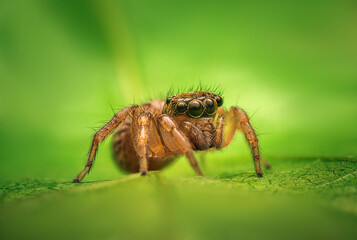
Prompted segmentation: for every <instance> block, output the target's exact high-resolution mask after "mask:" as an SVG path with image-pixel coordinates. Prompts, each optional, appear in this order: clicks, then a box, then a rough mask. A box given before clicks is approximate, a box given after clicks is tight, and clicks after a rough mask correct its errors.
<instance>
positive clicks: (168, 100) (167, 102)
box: [166, 97, 172, 105]
mask: <svg viewBox="0 0 357 240" xmlns="http://www.w3.org/2000/svg"><path fill="white" fill-rule="evenodd" d="M171 99H172V97H168V98H167V99H166V104H167V105H169V103H170V102H171Z"/></svg>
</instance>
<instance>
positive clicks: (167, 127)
mask: <svg viewBox="0 0 357 240" xmlns="http://www.w3.org/2000/svg"><path fill="white" fill-rule="evenodd" d="M158 122H159V129H160V133H161V137H162V138H163V140H164V144H165V147H167V148H168V149H169V150H170V151H171V152H173V153H174V154H177V155H179V154H182V153H183V154H185V156H186V157H187V159H188V160H189V161H190V164H191V166H192V167H193V169H194V170H195V172H196V174H197V175H198V176H203V174H202V172H201V169H200V168H199V166H198V164H197V160H196V158H195V156H194V155H193V151H192V147H191V143H190V141H189V140H188V138H187V137H186V136H185V135H184V134H183V133H182V132H181V131H180V130H179V129H178V127H177V125H176V124H175V122H174V120H173V119H172V118H171V117H170V116H168V115H165V114H164V115H161V116H160V117H159V118H158Z"/></svg>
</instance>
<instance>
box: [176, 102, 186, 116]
mask: <svg viewBox="0 0 357 240" xmlns="http://www.w3.org/2000/svg"><path fill="white" fill-rule="evenodd" d="M176 111H177V112H178V113H181V114H182V113H185V112H186V111H187V104H186V103H184V102H179V103H177V105H176Z"/></svg>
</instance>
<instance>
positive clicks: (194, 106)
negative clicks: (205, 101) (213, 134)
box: [188, 100, 204, 117]
mask: <svg viewBox="0 0 357 240" xmlns="http://www.w3.org/2000/svg"><path fill="white" fill-rule="evenodd" d="M203 110H204V108H203V105H202V103H201V102H199V101H197V100H193V101H191V102H190V104H189V105H188V113H189V114H190V116H191V117H200V116H201V115H202V113H203Z"/></svg>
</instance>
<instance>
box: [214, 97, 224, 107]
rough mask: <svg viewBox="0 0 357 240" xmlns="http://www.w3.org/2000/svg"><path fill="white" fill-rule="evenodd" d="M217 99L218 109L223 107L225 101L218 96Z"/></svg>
mask: <svg viewBox="0 0 357 240" xmlns="http://www.w3.org/2000/svg"><path fill="white" fill-rule="evenodd" d="M215 99H216V102H217V105H218V107H220V106H222V104H223V99H222V98H221V97H219V96H217V97H216V98H215Z"/></svg>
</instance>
